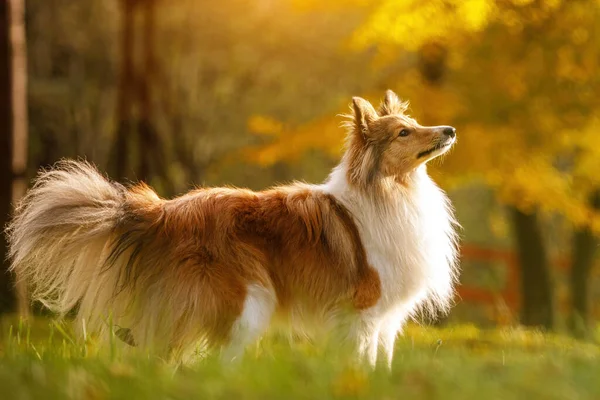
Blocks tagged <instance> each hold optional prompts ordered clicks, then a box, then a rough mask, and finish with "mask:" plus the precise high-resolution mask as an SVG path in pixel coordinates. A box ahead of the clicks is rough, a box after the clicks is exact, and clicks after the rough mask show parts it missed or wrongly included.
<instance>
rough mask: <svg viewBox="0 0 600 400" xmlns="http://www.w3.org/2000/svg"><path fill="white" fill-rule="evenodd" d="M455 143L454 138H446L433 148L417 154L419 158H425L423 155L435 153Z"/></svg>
mask: <svg viewBox="0 0 600 400" xmlns="http://www.w3.org/2000/svg"><path fill="white" fill-rule="evenodd" d="M453 143H454V139H449V140H446V141H445V142H440V143H438V144H436V145H435V146H433V147H432V148H430V149H428V150H425V151H422V152H420V153H419V154H417V158H423V157H427V156H430V155H431V154H433V153H435V152H436V151H439V150H443V149H446V148H449V147H450V146H452V144H453Z"/></svg>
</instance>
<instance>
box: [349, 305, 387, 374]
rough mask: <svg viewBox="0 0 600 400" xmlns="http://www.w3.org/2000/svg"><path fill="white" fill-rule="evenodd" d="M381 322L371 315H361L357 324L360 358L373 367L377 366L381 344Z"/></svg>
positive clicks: (356, 335)
mask: <svg viewBox="0 0 600 400" xmlns="http://www.w3.org/2000/svg"><path fill="white" fill-rule="evenodd" d="M380 328H381V321H380V319H379V318H375V317H374V316H372V315H370V313H364V314H363V315H361V318H360V321H359V322H358V324H357V328H356V332H355V333H354V334H355V337H356V341H357V352H358V358H359V359H360V360H361V361H363V360H365V358H366V361H367V362H368V363H369V365H371V366H372V367H375V365H376V364H377V348H378V343H379V332H380Z"/></svg>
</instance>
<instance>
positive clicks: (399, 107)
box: [379, 90, 408, 117]
mask: <svg viewBox="0 0 600 400" xmlns="http://www.w3.org/2000/svg"><path fill="white" fill-rule="evenodd" d="M407 108H408V103H407V102H404V101H402V100H400V98H398V95H397V94H396V93H394V92H392V91H391V90H387V91H386V92H385V98H384V99H383V101H382V102H381V105H380V106H379V114H380V115H381V116H382V117H383V116H384V115H391V114H403V113H404V112H405V111H406V109H407Z"/></svg>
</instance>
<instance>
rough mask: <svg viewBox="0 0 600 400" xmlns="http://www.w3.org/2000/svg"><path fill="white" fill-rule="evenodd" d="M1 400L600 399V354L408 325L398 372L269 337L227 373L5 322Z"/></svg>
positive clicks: (531, 336)
mask: <svg viewBox="0 0 600 400" xmlns="http://www.w3.org/2000/svg"><path fill="white" fill-rule="evenodd" d="M2 330H3V334H4V338H3V341H2V344H1V346H0V398H2V399H63V398H70V399H109V398H119V399H213V398H215V399H328V398H336V399H337V398H339V399H346V398H347V399H351V398H370V399H430V398H444V399H520V398H522V399H528V400H531V399H537V398H539V399H587V398H590V399H593V398H595V399H598V398H600V347H599V346H598V345H596V344H593V343H584V342H577V341H574V340H572V339H570V338H567V337H562V336H552V335H543V334H541V333H538V332H529V331H524V330H519V329H510V330H493V331H483V330H479V329H477V328H475V327H472V326H456V327H450V328H444V329H434V328H429V327H427V328H424V327H414V326H411V327H409V328H408V329H407V332H406V334H405V335H404V337H402V338H401V339H400V340H399V341H398V345H397V348H396V356H395V359H394V365H393V371H392V372H391V373H388V372H386V371H385V369H384V368H379V369H377V370H375V371H370V370H369V369H367V368H364V367H361V366H358V365H355V364H354V363H353V361H352V359H351V358H350V355H349V353H348V352H339V351H335V350H333V349H323V348H319V347H315V346H311V345H309V344H307V343H295V344H292V345H290V344H289V343H288V342H287V341H284V340H281V339H278V338H277V337H271V338H268V339H266V340H263V342H262V343H261V344H260V345H257V346H255V347H252V348H250V349H248V352H247V354H246V357H245V358H244V360H243V361H242V362H241V363H240V364H238V365H236V366H234V367H228V368H222V367H221V366H220V365H219V363H218V362H217V360H216V359H214V358H208V359H206V360H204V361H202V362H200V363H198V364H196V365H193V366H191V367H180V368H176V367H174V366H173V365H169V364H167V363H165V362H163V361H161V360H157V359H152V358H150V357H148V356H145V357H144V356H143V355H140V354H138V355H133V354H129V355H124V354H121V353H120V352H119V351H117V350H116V349H114V348H113V349H108V350H103V351H99V350H97V349H96V348H94V346H93V345H92V344H91V343H81V342H78V341H77V340H75V339H73V338H72V336H71V334H70V333H69V330H68V329H66V328H64V327H61V326H60V325H55V324H53V323H51V322H50V321H48V320H45V319H40V320H35V321H34V323H33V324H32V325H31V326H29V325H27V324H19V323H14V322H13V323H12V324H11V323H10V321H4V323H3V326H2Z"/></svg>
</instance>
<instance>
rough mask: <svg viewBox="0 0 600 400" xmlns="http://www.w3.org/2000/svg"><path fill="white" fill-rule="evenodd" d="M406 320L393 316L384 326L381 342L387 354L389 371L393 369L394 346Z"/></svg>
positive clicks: (380, 336)
mask: <svg viewBox="0 0 600 400" xmlns="http://www.w3.org/2000/svg"><path fill="white" fill-rule="evenodd" d="M403 323H404V318H403V317H402V316H400V315H396V314H395V315H392V316H390V317H388V318H387V319H386V320H385V321H384V323H383V324H382V328H381V333H380V335H379V341H380V343H381V347H382V348H383V351H384V353H385V358H386V365H387V367H388V369H392V359H393V358H394V344H395V343H396V337H397V336H398V334H399V333H400V331H401V330H402V324H403Z"/></svg>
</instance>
